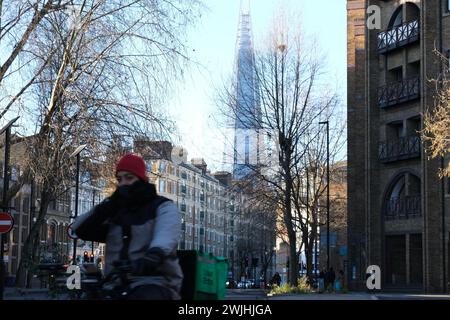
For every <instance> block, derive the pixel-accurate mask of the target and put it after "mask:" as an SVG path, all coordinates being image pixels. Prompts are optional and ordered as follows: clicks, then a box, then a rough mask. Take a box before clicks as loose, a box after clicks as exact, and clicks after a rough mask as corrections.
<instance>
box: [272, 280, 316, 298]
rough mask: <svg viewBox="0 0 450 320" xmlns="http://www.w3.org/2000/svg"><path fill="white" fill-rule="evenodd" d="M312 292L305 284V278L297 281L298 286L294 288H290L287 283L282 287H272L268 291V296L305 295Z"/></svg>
mask: <svg viewBox="0 0 450 320" xmlns="http://www.w3.org/2000/svg"><path fill="white" fill-rule="evenodd" d="M311 292H313V290H312V288H311V287H310V286H309V285H308V284H307V283H306V277H302V278H299V279H298V285H297V286H296V287H294V286H291V285H290V284H288V283H285V284H283V285H282V286H280V287H278V286H276V285H275V286H274V287H273V288H272V290H270V292H269V295H281V294H305V293H311Z"/></svg>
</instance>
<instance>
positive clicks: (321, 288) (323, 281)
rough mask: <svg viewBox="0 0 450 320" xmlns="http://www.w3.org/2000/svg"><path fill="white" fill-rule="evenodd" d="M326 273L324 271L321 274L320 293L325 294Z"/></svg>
mask: <svg viewBox="0 0 450 320" xmlns="http://www.w3.org/2000/svg"><path fill="white" fill-rule="evenodd" d="M325 275H326V273H325V271H324V270H322V271H320V273H319V293H323V292H324V291H325Z"/></svg>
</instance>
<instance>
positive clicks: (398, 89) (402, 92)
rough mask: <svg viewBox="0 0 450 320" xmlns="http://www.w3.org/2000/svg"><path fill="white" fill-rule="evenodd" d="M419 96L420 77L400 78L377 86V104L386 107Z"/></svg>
mask: <svg viewBox="0 0 450 320" xmlns="http://www.w3.org/2000/svg"><path fill="white" fill-rule="evenodd" d="M419 97H420V78H419V77H414V78H411V79H406V80H401V81H398V82H393V83H390V84H388V85H386V86H383V87H380V88H378V106H379V107H380V108H386V107H390V106H394V105H397V104H400V103H404V102H407V101H411V100H415V99H418V98H419Z"/></svg>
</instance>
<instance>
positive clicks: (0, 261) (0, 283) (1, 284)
mask: <svg viewBox="0 0 450 320" xmlns="http://www.w3.org/2000/svg"><path fill="white" fill-rule="evenodd" d="M19 118H20V117H16V118H14V119H12V120H11V121H10V122H8V124H7V125H6V126H4V127H3V128H2V129H1V130H0V135H1V134H2V133H3V132H5V131H6V132H5V163H4V169H3V210H5V211H7V210H8V209H9V207H8V204H7V203H6V196H7V193H8V189H9V163H8V162H9V152H10V140H11V127H12V125H13V124H14V123H15V122H16V121H17V120H18V119H19ZM5 242H6V234H5V233H2V235H1V240H0V300H3V292H4V289H5V261H4V258H3V257H4V254H5Z"/></svg>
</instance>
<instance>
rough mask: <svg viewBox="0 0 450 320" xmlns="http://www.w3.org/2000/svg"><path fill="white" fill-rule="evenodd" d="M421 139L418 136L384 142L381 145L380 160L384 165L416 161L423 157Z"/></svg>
mask: <svg viewBox="0 0 450 320" xmlns="http://www.w3.org/2000/svg"><path fill="white" fill-rule="evenodd" d="M420 147H421V143H420V137H419V136H417V135H413V136H409V137H403V138H399V139H398V140H396V141H384V142H381V143H380V145H379V150H378V159H379V160H380V161H381V162H382V163H389V162H394V161H400V160H407V159H415V158H420V156H421V148H420Z"/></svg>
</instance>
